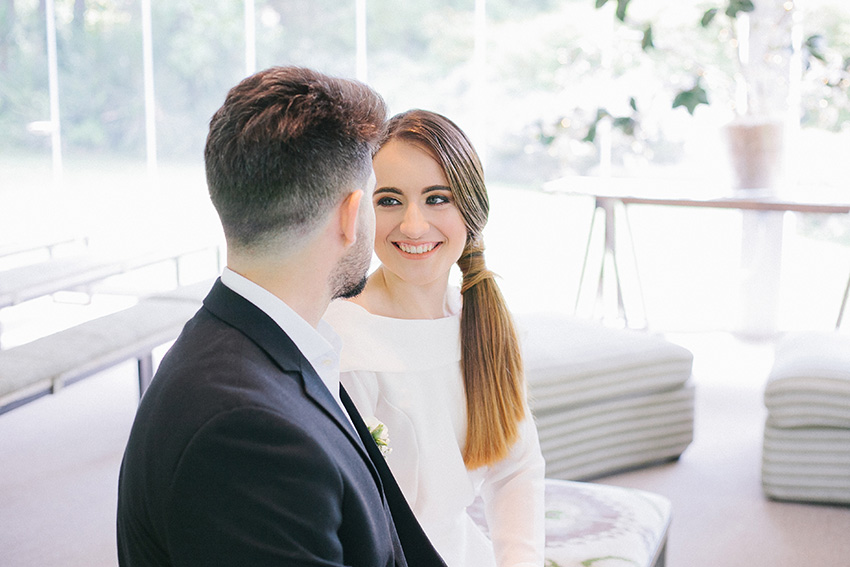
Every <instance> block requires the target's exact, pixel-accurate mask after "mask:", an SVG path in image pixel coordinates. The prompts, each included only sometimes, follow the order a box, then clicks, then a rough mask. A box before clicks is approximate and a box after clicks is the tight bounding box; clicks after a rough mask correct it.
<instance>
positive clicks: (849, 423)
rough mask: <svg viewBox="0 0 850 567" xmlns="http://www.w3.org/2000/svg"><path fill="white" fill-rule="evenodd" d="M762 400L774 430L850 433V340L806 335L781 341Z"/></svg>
mask: <svg viewBox="0 0 850 567" xmlns="http://www.w3.org/2000/svg"><path fill="white" fill-rule="evenodd" d="M764 402H765V405H766V406H767V409H768V415H769V420H770V422H771V424H772V425H773V426H775V427H788V428H792V427H837V428H846V429H850V337H848V336H846V335H842V334H840V333H838V332H806V333H799V334H794V335H790V336H788V337H786V338H785V339H783V340H782V341H781V342H780V343H779V344H777V346H776V355H775V359H774V364H773V368H772V369H771V372H770V375H769V377H768V381H767V385H766V386H765V393H764Z"/></svg>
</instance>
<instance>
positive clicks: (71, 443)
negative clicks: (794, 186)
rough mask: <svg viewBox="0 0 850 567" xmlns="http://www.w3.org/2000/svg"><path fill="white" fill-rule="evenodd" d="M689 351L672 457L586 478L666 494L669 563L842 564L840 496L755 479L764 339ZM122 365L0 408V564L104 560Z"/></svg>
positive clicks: (845, 512) (845, 513) (128, 408)
mask: <svg viewBox="0 0 850 567" xmlns="http://www.w3.org/2000/svg"><path fill="white" fill-rule="evenodd" d="M670 339H671V340H673V341H675V342H679V343H681V344H683V345H684V346H686V347H688V348H690V349H691V350H692V351H693V352H694V354H695V380H696V382H697V388H698V393H697V413H696V434H695V440H694V442H693V444H692V445H691V446H690V447H689V448H688V449H687V451H686V452H685V453H684V455H683V456H682V458H681V459H680V460H679V461H678V462H675V463H670V464H666V465H661V466H657V467H652V468H649V469H643V470H639V471H633V472H629V473H624V474H620V475H615V476H611V477H607V478H603V479H599V480H597V482H600V483H606V484H614V485H620V486H631V487H637V488H641V489H645V490H650V491H654V492H658V493H660V494H663V495H665V496H667V497H668V498H670V499H671V500H672V502H673V510H674V519H673V525H672V527H671V530H670V541H669V547H668V567H702V566H705V567H709V566H711V567H717V566H721V565H722V566H724V567H735V566H739V565H740V566H744V565H746V566H748V567H752V566H771V567H786V566H787V567H792V566H793V567H797V566H801V565H825V566H830V567H837V566H844V565H850V537H848V534H850V508H847V507H833V506H817V505H804V504H789V503H778V502H770V501H767V500H766V499H765V498H764V497H763V496H762V494H761V488H760V483H759V471H760V468H759V467H760V464H759V461H760V457H761V450H760V447H761V430H762V422H763V419H764V410H763V406H762V404H761V387H762V386H763V382H764V379H765V378H766V373H767V370H768V369H769V367H770V363H771V357H772V350H771V345H770V343H747V342H742V341H738V340H736V339H734V338H733V337H731V336H730V335H728V334H723V333H716V334H704V333H699V334H690V335H688V334H678V335H671V336H670ZM136 396H137V391H136V384H135V382H134V377H133V366H132V364H127V365H124V366H121V367H119V368H116V369H114V370H112V371H110V372H106V373H104V374H101V375H98V376H95V377H92V378H89V379H87V380H85V381H83V382H80V383H78V384H74V385H72V386H69V387H68V388H66V389H65V390H63V391H61V392H60V393H59V394H58V395H55V396H50V397H46V398H42V399H40V400H38V401H36V402H33V403H31V404H29V405H27V406H24V407H21V408H18V409H17V410H14V411H12V412H9V413H7V414H4V415H0V455H2V463H3V464H2V465H0V550H2V553H0V565H3V566H4V567H33V566H38V567H53V566H55V567H110V566H114V565H116V564H117V560H116V558H115V550H114V548H115V536H114V515H115V498H116V496H115V491H116V483H117V471H118V466H119V464H120V459H121V453H122V450H123V447H124V441H125V439H126V435H127V432H128V430H129V427H130V423H131V421H132V417H133V412H134V409H135V405H136Z"/></svg>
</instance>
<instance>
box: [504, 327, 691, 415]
mask: <svg viewBox="0 0 850 567" xmlns="http://www.w3.org/2000/svg"><path fill="white" fill-rule="evenodd" d="M516 321H517V326H518V328H519V334H520V341H521V343H522V348H523V356H524V363H525V372H526V376H527V379H528V383H529V388H530V392H531V395H532V396H533V397H534V398H535V407H536V408H537V409H538V410H544V409H555V408H558V409H560V408H563V407H574V406H582V405H586V404H588V403H595V402H599V401H602V400H613V399H618V398H629V397H632V396H639V395H642V394H647V393H653V392H664V391H670V390H675V389H677V388H681V387H682V386H683V385H684V384H685V382H687V381H688V379H689V378H690V376H691V370H692V367H693V355H692V354H691V352H690V351H688V350H687V349H685V348H684V347H681V346H679V345H676V344H673V343H671V342H669V341H667V340H665V339H664V338H663V337H660V336H658V335H654V334H651V333H647V332H644V331H634V330H630V329H612V328H609V327H605V326H603V325H601V324H600V323H597V322H592V321H583V320H579V319H575V318H571V317H567V316H562V315H561V316H559V315H551V314H524V315H518V316H516Z"/></svg>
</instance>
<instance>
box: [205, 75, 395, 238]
mask: <svg viewBox="0 0 850 567" xmlns="http://www.w3.org/2000/svg"><path fill="white" fill-rule="evenodd" d="M385 118H386V105H385V104H384V101H383V99H382V98H381V97H380V96H379V95H378V94H377V93H375V92H374V91H373V90H372V89H370V88H369V87H367V86H366V85H364V84H362V83H359V82H356V81H351V80H346V79H338V78H333V77H329V76H327V75H324V74H322V73H318V72H316V71H312V70H310V69H305V68H301V67H273V68H271V69H267V70H265V71H261V72H259V73H257V74H255V75H252V76H250V77H248V78H246V79H244V80H243V81H242V82H240V83H239V84H238V85H236V86H235V87H233V88H232V89H231V90H230V92H229V93H228V95H227V99H226V100H225V102H224V105H223V106H222V107H221V108H220V109H219V110H218V111H217V112H216V113H215V114H214V115H213V117H212V119H211V120H210V132H209V136H208V137H207V144H206V148H205V150H204V159H205V162H206V172H207V185H208V186H209V191H210V198H211V200H212V203H213V205H214V206H215V208H216V210H217V211H218V214H219V217H220V218H221V223H222V227H223V229H224V234H225V237H226V239H227V243H228V247H229V248H232V249H243V250H246V249H250V250H262V249H263V248H264V247H265V246H266V245H268V244H270V243H272V242H274V241H277V240H278V239H279V237H281V236H289V237H295V238H297V237H298V236H300V235H304V234H308V233H309V232H311V231H312V229H314V228H315V227H316V226H317V225H318V224H319V223H320V222H321V221H322V220H324V219H325V218H326V217H327V215H328V214H329V213H330V211H331V210H333V208H334V207H335V206H336V205H337V204H339V203H340V202H341V200H342V199H343V198H344V197H345V195H347V194H348V193H349V192H351V191H353V190H356V189H359V188H361V187H362V186H363V184H364V183H365V182H366V180H367V179H368V177H369V174H370V171H371V158H372V154H373V153H374V151H375V147H376V144H377V142H378V139H379V137H380V135H381V129H382V127H383V123H384V120H385Z"/></svg>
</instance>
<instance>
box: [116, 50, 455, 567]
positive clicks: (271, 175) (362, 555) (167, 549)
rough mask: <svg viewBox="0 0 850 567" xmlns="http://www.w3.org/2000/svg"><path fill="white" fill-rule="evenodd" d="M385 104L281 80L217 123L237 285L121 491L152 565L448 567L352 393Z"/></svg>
mask: <svg viewBox="0 0 850 567" xmlns="http://www.w3.org/2000/svg"><path fill="white" fill-rule="evenodd" d="M385 115H386V108H385V105H384V103H383V101H382V100H381V98H380V97H379V96H378V95H377V94H375V93H374V92H373V91H372V90H371V89H369V88H368V87H366V86H365V85H362V84H360V83H357V82H353V81H346V80H340V79H334V78H330V77H327V76H325V75H322V74H320V73H316V72H313V71H310V70H307V69H302V68H295V67H278V68H273V69H269V70H266V71H263V72H260V73H257V74H256V75H253V76H251V77H248V78H247V79H245V80H244V81H242V82H241V83H240V84H239V85H237V86H236V87H234V88H233V89H231V91H230V93H228V96H227V99H226V101H225V103H224V105H223V106H222V107H221V109H219V110H218V112H216V114H215V115H214V116H213V118H212V120H211V122H210V132H209V137H208V139H207V146H206V149H205V160H206V169H207V183H208V185H209V190H210V197H211V199H212V202H213V204H214V206H215V207H216V210H217V211H218V214H219V217H220V218H221V222H222V226H223V228H224V233H225V238H226V240H227V268H225V270H224V272H223V274H222V277H221V278H220V279H219V280H218V281H216V283H215V284H214V286H213V288H212V290H211V291H210V293H209V295H208V296H207V298H206V299H205V300H204V306H203V307H202V308H201V309H200V310H199V311H198V313H197V314H196V315H195V316H194V317H193V318H192V319H191V320H190V321H189V322H188V323H187V324H186V327H185V328H184V330H183V332H182V333H181V335H180V337H179V338H178V339H177V341H176V342H175V343H174V345H173V347H172V348H171V349H170V350H169V352H168V353H167V354H166V356H165V357H164V359H163V361H162V363H161V365H160V367H159V370H158V371H157V374H156V376H155V377H154V380H153V381H152V383H151V385H150V387H149V388H148V390H147V391H146V392H145V393H144V396H143V397H142V401H141V404H140V406H139V410H138V413H137V415H136V419H135V423H134V424H133V429H132V432H131V434H130V438H129V440H128V443H127V448H126V451H125V454H124V460H123V463H122V466H121V473H120V479H119V487H118V521H117V530H118V532H117V535H118V559H119V564H120V565H121V566H122V567H136V566H141V565H145V566H178V565H179V566H199V567H201V566H203V567H209V566H213V565H216V566H240V567H242V566H245V565H252V566H262V565H327V566H331V565H352V566H361V565H362V566H367V565H368V566H391V565H399V566H403V565H443V563H442V560H441V559H440V558H439V556H438V555H437V553H436V552H435V551H434V549H433V547H432V546H431V545H430V543H429V542H428V540H427V538H426V537H425V535H424V533H423V532H422V530H421V528H420V527H419V525H418V523H417V522H416V520H415V518H414V517H413V515H412V513H411V512H410V509H409V508H408V507H407V505H406V503H405V502H404V498H403V496H402V495H401V492H400V491H399V490H398V486H397V485H396V484H395V481H394V480H393V479H392V475H391V474H390V473H389V469H388V468H387V467H386V464H385V463H384V462H383V459H382V458H381V456H380V452H379V451H378V450H377V447H376V446H375V444H374V442H373V441H372V439H371V437H370V435H369V432H368V430H367V429H366V428H365V425H363V422H362V419H361V418H360V416H359V415H358V414H357V412H356V410H354V409H353V406H351V405H350V400H348V398H347V395H346V394H345V392H344V391H341V390H340V387H339V371H338V364H339V359H338V352H339V345H338V344H337V343H338V338H335V336H334V335H333V332H332V331H331V330H330V328H329V327H328V326H327V325H326V324H324V323H323V322H322V321H321V317H322V314H323V313H324V310H325V308H326V307H327V305H328V303H329V302H330V301H331V299H333V298H335V297H344V296H351V295H353V294H356V293H358V292H359V290H360V289H362V285H363V283H364V281H365V275H366V270H367V268H368V265H369V262H370V259H371V250H372V241H373V238H374V212H373V209H372V204H371V196H372V191H373V189H374V184H375V178H374V173H373V172H372V167H371V157H372V153H373V151H374V148H375V144H376V143H377V140H378V137H379V135H380V133H381V128H382V124H383V121H384V119H385Z"/></svg>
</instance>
